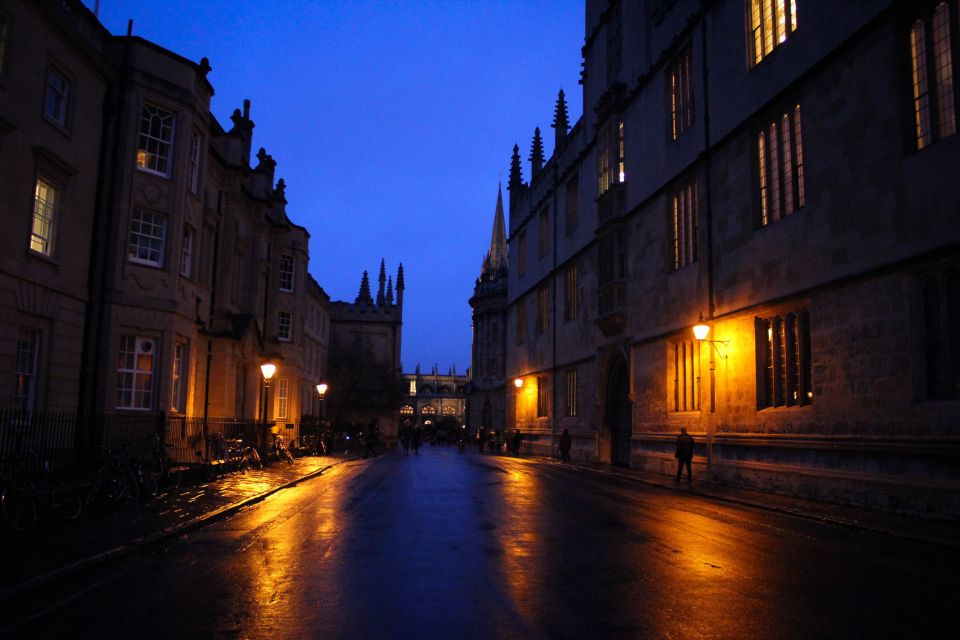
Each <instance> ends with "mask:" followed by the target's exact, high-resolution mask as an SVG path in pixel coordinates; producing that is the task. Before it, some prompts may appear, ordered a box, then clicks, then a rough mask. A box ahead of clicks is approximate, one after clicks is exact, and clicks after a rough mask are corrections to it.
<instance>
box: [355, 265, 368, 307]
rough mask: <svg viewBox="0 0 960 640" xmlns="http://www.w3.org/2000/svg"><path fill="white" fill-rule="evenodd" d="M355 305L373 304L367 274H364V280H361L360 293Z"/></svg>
mask: <svg viewBox="0 0 960 640" xmlns="http://www.w3.org/2000/svg"><path fill="white" fill-rule="evenodd" d="M354 303H355V304H367V305H372V304H373V297H372V296H371V295H370V278H369V276H368V275H367V272H366V271H364V272H363V278H362V279H361V280H360V293H359V294H357V299H356V301H355V302H354Z"/></svg>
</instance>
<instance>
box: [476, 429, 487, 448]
mask: <svg viewBox="0 0 960 640" xmlns="http://www.w3.org/2000/svg"><path fill="white" fill-rule="evenodd" d="M485 444H487V428H486V427H480V430H479V431H477V449H478V450H479V451H480V453H483V447H484V445H485Z"/></svg>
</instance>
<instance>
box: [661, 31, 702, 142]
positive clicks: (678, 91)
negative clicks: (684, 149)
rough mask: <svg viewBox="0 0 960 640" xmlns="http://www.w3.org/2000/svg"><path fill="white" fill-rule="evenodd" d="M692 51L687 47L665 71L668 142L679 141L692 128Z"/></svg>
mask: <svg viewBox="0 0 960 640" xmlns="http://www.w3.org/2000/svg"><path fill="white" fill-rule="evenodd" d="M693 89H694V86H693V49H692V47H690V46H689V45H688V46H687V47H686V48H685V49H684V50H683V52H681V53H680V54H679V55H678V56H677V57H676V58H675V59H674V61H673V63H672V64H671V65H670V68H669V69H668V71H667V94H668V96H669V99H670V108H669V109H668V113H669V114H670V123H669V124H670V140H671V141H673V142H676V141H678V140H680V138H681V136H682V135H683V133H684V132H685V131H687V130H688V129H691V128H692V127H693V119H694V100H695V96H694V91H693Z"/></svg>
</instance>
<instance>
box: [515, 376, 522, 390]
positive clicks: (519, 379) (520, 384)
mask: <svg viewBox="0 0 960 640" xmlns="http://www.w3.org/2000/svg"><path fill="white" fill-rule="evenodd" d="M513 386H515V387H516V388H517V389H519V388H520V387H522V386H523V378H514V380H513Z"/></svg>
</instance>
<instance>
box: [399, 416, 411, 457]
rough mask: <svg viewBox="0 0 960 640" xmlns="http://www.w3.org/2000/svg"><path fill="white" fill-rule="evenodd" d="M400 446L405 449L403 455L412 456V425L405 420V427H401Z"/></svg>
mask: <svg viewBox="0 0 960 640" xmlns="http://www.w3.org/2000/svg"><path fill="white" fill-rule="evenodd" d="M400 445H401V446H402V447H403V453H404V454H406V455H410V423H409V422H408V421H407V420H404V421H403V426H401V427H400Z"/></svg>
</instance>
